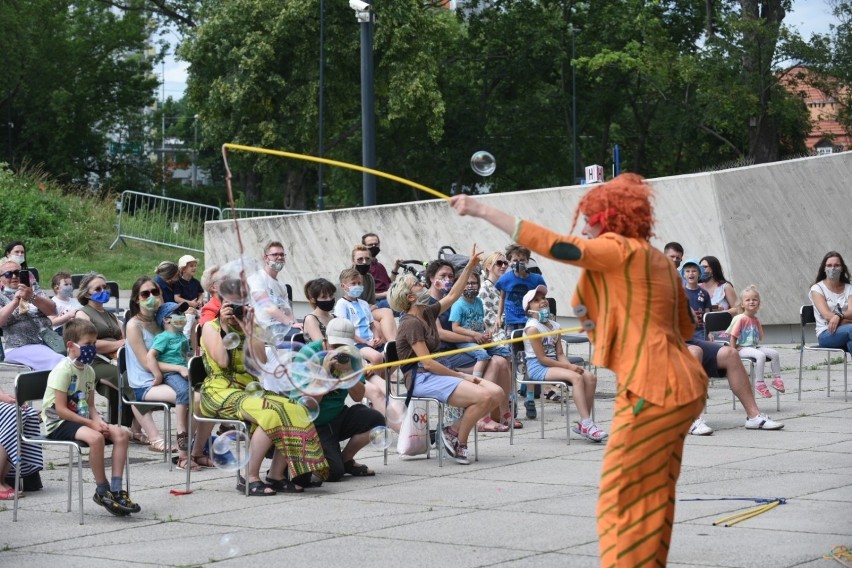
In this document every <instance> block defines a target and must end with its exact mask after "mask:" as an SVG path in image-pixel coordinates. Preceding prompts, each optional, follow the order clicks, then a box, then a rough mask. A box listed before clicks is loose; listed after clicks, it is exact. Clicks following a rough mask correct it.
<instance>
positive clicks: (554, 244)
mask: <svg viewBox="0 0 852 568" xmlns="http://www.w3.org/2000/svg"><path fill="white" fill-rule="evenodd" d="M515 240H516V241H517V242H518V243H519V244H521V245H523V246H526V247H528V248H530V249H531V250H533V251H534V252H536V253H538V254H542V255H545V256H547V257H549V258H552V259H555V260H559V261H562V262H566V263H568V264H572V265H574V266H579V267H581V268H583V269H584V270H583V273H582V275H581V277H580V280H579V282H578V283H577V289H576V291H575V293H574V297H573V298H572V300H571V304H572V306H574V307H576V306H578V305H583V306H585V307H586V309H587V310H588V315H587V316H586V317H587V318H588V319H590V320H592V321H593V322H594V323H595V328H594V330H592V331H590V332H589V339H590V340H591V341H592V343H593V344H594V347H595V352H594V357H593V362H594V363H595V365H598V366H601V367H607V368H608V369H610V370H611V371H613V372H614V373H615V375H616V378H617V392H616V399H615V409H614V415H613V420H612V427H611V429H610V437H609V441H608V443H607V448H606V452H605V454H604V461H603V471H602V473H601V482H600V493H599V497H598V508H597V525H598V536H599V538H600V555H601V566H604V567H611V566H618V567H622V566H624V567H630V568H635V567H637V566H649V565H652V566H665V564H666V558H667V555H668V550H669V545H670V541H671V532H672V525H673V524H674V506H675V484H676V483H677V478H678V476H679V475H680V465H681V461H682V452H683V444H684V440H685V438H686V434H687V432H688V430H689V426H690V425H691V424H692V422H693V420H694V419H695V418H696V417H697V416H698V415H699V414H700V413H701V411H702V409H703V407H704V399H705V397H706V395H707V375H706V374H705V373H704V371H703V370H702V368H701V365H700V364H699V363H698V361H696V360H695V358H694V357H692V355H690V354H689V351H688V350H687V348H686V344H685V343H684V338H689V337H691V336H692V333H693V331H694V324H693V323H692V320H691V318H690V314H689V307H688V304H687V300H686V296H685V294H684V292H683V287H682V284H681V279H680V276H679V275H678V274H677V271H676V270H675V268H674V264H672V262H671V261H670V260H669V259H668V258H666V257H665V256H664V255H663V254H662V253H661V252H660V251H658V250H656V249H654V248H652V247H651V246H650V244H649V243H648V242H647V241H643V240H640V239H629V238H626V237H622V236H620V235H616V234H614V233H604V234H602V235H600V236H599V237H598V238H595V239H590V240H586V239H581V238H579V237H574V236H560V235H557V234H556V233H553V232H552V231H550V230H548V229H546V228H544V227H541V226H539V225H535V224H534V223H531V222H529V221H521V222H520V223H519V225H518V230H517V231H516V235H515Z"/></svg>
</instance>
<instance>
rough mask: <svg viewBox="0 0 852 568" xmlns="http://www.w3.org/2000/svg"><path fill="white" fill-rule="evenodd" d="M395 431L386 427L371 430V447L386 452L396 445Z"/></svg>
mask: <svg viewBox="0 0 852 568" xmlns="http://www.w3.org/2000/svg"><path fill="white" fill-rule="evenodd" d="M393 438H394V433H393V430H391V429H390V428H387V427H385V426H376V427H375V428H373V429H372V430H370V446H371V447H372V448H373V449H375V450H386V449H388V448H390V447H391V446H392V445H393V443H394V439H393Z"/></svg>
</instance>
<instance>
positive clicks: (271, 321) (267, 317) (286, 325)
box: [248, 241, 300, 340]
mask: <svg viewBox="0 0 852 568" xmlns="http://www.w3.org/2000/svg"><path fill="white" fill-rule="evenodd" d="M286 260H287V254H286V253H285V252H284V245H282V244H281V243H280V242H278V241H272V242H270V243H268V244H267V245H266V246H265V247H264V249H263V268H262V269H261V270H258V271H257V272H255V273H254V274H252V275H251V276H249V277H248V286H249V291H250V292H251V301H252V306H253V307H254V308H255V319H256V321H257V323H258V324H259V325H260V326H261V327H262V328H264V329H267V330H268V332H269V336H270V337H276V338H277V340H284V339H287V338H289V337H291V336H292V335H294V334H296V333H298V331H299V330H298V329H297V328H298V327H300V326H299V324H298V323H297V322H296V317H295V316H294V315H293V310H292V309H291V307H290V299H289V295H288V294H287V287H286V284H284V283H283V282H281V281H280V280H279V279H278V274H279V273H280V272H281V271H282V270H284V263H285V261H286Z"/></svg>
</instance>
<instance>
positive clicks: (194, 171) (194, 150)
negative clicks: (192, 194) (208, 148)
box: [192, 114, 198, 189]
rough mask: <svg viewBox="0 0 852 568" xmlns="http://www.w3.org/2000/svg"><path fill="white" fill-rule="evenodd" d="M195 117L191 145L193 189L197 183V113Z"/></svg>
mask: <svg viewBox="0 0 852 568" xmlns="http://www.w3.org/2000/svg"><path fill="white" fill-rule="evenodd" d="M193 118H194V119H195V141H194V143H193V145H192V189H195V186H196V185H198V115H197V114H196V115H195V116H194V117H193Z"/></svg>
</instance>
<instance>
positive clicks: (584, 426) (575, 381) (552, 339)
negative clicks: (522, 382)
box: [521, 285, 607, 442]
mask: <svg viewBox="0 0 852 568" xmlns="http://www.w3.org/2000/svg"><path fill="white" fill-rule="evenodd" d="M521 305H523V307H524V310H525V311H526V312H527V317H528V318H529V319H528V320H527V325H526V327H525V328H524V335H535V334H538V333H547V332H548V331H554V330H557V329H560V326H559V324H558V323H556V321H554V320H552V319H550V309H549V307H548V303H547V288H546V287H545V286H541V285H539V286H538V287H536V288H535V289H534V290H530V291H529V292H527V293H526V295H524V299H523V300H522V302H521ZM524 353H525V354H526V362H527V376H529V379H530V380H531V381H544V380H547V381H561V382H563V383H567V384H569V385H571V386H572V387H573V389H574V393H573V397H574V404H575V405H576V406H577V412H578V413H579V414H580V422H578V423H577V424H576V425H575V426H573V427H572V428H571V429H572V430H573V431H574V432H575V433H577V434H580V435H581V436H582V437H584V438H586V439H587V440H589V441H592V442H602V441H604V439H606V437H607V434H606V432H604V431H603V430H601V429H600V428H598V425H597V424H595V421H594V420H592V408H594V404H595V387H596V386H597V382H598V380H597V377H595V375H594V374H592V372H591V371H589V370H588V369H584V368H583V367H580V366H579V365H574V364H573V363H571V362H570V361H568V357H566V356H565V353H564V352H563V350H562V340H561V336H559V335H549V336H547V337H537V338H531V339H525V340H524ZM530 402H532V404H535V400H533V391H532V389H528V390H527V404H529V403H530Z"/></svg>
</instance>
